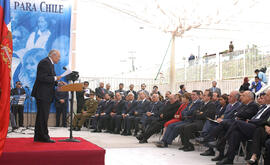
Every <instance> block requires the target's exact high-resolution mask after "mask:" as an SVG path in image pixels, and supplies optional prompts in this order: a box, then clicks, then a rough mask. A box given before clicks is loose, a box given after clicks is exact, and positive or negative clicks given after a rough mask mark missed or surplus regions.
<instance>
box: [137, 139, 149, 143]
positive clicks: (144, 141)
mask: <svg viewBox="0 0 270 165" xmlns="http://www.w3.org/2000/svg"><path fill="white" fill-rule="evenodd" d="M139 143H140V144H143V143H148V141H147V140H145V139H142V140H140V141H139Z"/></svg>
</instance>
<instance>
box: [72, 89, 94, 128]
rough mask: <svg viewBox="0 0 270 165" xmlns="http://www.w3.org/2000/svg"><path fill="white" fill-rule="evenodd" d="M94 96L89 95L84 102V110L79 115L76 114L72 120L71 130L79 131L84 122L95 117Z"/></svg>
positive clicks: (92, 94)
mask: <svg viewBox="0 0 270 165" xmlns="http://www.w3.org/2000/svg"><path fill="white" fill-rule="evenodd" d="M94 97H95V94H94V93H90V98H89V99H87V100H85V103H84V108H83V109H82V111H81V113H78V114H77V116H76V117H74V120H73V123H72V124H73V129H74V130H75V131H80V130H81V127H82V125H83V124H84V122H85V120H86V119H87V118H89V117H91V116H93V115H95V113H96V110H97V106H98V102H97V101H96V100H95V99H94Z"/></svg>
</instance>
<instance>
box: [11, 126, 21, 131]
mask: <svg viewBox="0 0 270 165" xmlns="http://www.w3.org/2000/svg"><path fill="white" fill-rule="evenodd" d="M18 128H19V127H16V126H15V127H12V130H11V131H12V132H13V131H15V130H16V129H18Z"/></svg>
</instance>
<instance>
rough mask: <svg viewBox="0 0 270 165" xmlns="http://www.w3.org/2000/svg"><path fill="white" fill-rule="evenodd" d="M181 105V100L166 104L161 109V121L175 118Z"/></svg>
mask: <svg viewBox="0 0 270 165" xmlns="http://www.w3.org/2000/svg"><path fill="white" fill-rule="evenodd" d="M179 106H180V103H179V102H177V101H176V102H175V103H173V104H171V103H168V104H167V105H165V106H164V108H163V109H162V110H161V112H160V114H163V118H160V119H159V120H160V121H163V122H167V121H169V120H171V119H173V118H174V114H175V112H177V110H178V108H179Z"/></svg>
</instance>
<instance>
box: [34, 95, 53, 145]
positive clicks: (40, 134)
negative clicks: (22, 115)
mask: <svg viewBox="0 0 270 165" xmlns="http://www.w3.org/2000/svg"><path fill="white" fill-rule="evenodd" d="M36 103H37V116H36V124H35V136H34V140H38V141H46V140H48V139H50V136H49V131H48V118H49V113H50V105H51V102H48V101H44V100H37V101H36Z"/></svg>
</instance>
